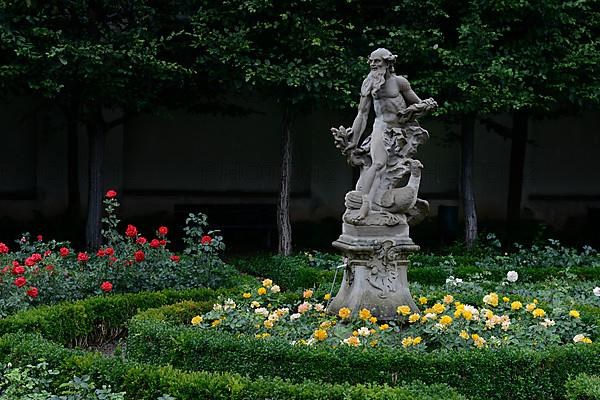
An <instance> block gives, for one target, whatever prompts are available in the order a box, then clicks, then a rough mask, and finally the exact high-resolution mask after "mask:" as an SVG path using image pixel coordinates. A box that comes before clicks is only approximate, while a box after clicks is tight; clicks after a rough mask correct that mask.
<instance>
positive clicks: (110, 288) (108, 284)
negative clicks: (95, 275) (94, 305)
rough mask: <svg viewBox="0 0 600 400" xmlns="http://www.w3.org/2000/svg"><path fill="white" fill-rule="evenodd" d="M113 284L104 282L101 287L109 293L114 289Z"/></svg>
mask: <svg viewBox="0 0 600 400" xmlns="http://www.w3.org/2000/svg"><path fill="white" fill-rule="evenodd" d="M112 288H113V285H112V283H110V282H102V284H101V285H100V289H102V291H103V292H104V293H108V292H110V291H111V290H112Z"/></svg>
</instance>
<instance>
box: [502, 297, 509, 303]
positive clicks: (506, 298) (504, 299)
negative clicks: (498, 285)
mask: <svg viewBox="0 0 600 400" xmlns="http://www.w3.org/2000/svg"><path fill="white" fill-rule="evenodd" d="M502 301H503V302H505V303H508V302H509V301H510V299H509V298H508V297H506V296H504V297H503V298H502Z"/></svg>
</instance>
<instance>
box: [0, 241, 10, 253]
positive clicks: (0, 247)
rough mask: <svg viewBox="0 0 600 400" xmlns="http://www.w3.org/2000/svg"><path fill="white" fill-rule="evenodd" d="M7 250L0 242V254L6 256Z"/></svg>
mask: <svg viewBox="0 0 600 400" xmlns="http://www.w3.org/2000/svg"><path fill="white" fill-rule="evenodd" d="M8 251H9V249H8V246H7V245H5V244H4V243H2V242H0V254H6V253H8Z"/></svg>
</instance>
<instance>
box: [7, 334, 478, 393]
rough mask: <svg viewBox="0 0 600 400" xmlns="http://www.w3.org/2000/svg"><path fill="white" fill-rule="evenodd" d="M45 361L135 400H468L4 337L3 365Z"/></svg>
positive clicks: (430, 389) (420, 389)
mask: <svg viewBox="0 0 600 400" xmlns="http://www.w3.org/2000/svg"><path fill="white" fill-rule="evenodd" d="M40 358H44V359H45V360H46V361H47V362H48V363H49V364H50V366H51V367H53V368H59V369H60V370H61V371H62V372H63V373H66V374H76V375H83V374H86V375H92V376H93V377H94V379H95V381H96V382H97V383H99V384H103V383H104V384H110V385H111V386H112V388H113V390H115V391H124V392H126V398H128V399H132V400H145V399H148V400H150V399H152V400H155V399H156V398H158V397H159V396H161V395H163V394H168V395H170V396H173V397H175V398H176V399H177V400H187V399H189V400H197V399H214V400H220V399H228V400H229V399H240V400H241V399H265V400H266V399H269V400H271V399H272V400H276V399H281V400H294V399H297V400H305V399H306V400H324V399H332V400H338V399H339V400H352V399H356V400H363V399H372V400H384V399H386V400H387V399H395V400H466V398H465V397H464V396H462V395H460V394H458V393H457V392H456V391H455V390H454V389H451V388H449V387H448V386H445V385H439V384H437V385H431V386H425V385H422V384H413V385H410V386H408V387H394V388H393V387H389V386H385V385H384V386H376V385H355V386H351V385H348V384H336V385H329V384H322V383H317V382H304V383H300V384H294V383H290V382H287V381H284V380H281V379H277V378H275V379H268V378H258V379H256V380H251V379H249V378H244V377H241V376H240V375H237V374H231V373H223V374H217V373H208V372H184V371H180V370H177V369H174V368H172V367H157V366H153V365H147V364H141V363H135V362H125V361H122V360H120V359H117V358H105V357H102V356H101V355H100V354H98V353H85V352H82V351H75V350H68V349H65V348H63V347H61V346H59V345H57V344H55V343H51V342H49V341H47V340H44V339H42V338H39V337H35V336H33V335H18V334H7V335H4V336H3V337H2V338H0V361H1V362H4V363H7V362H11V363H13V364H17V365H19V364H26V363H33V362H36V361H37V360H38V359H40Z"/></svg>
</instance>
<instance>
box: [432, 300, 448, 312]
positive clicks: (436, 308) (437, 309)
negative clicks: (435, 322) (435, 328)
mask: <svg viewBox="0 0 600 400" xmlns="http://www.w3.org/2000/svg"><path fill="white" fill-rule="evenodd" d="M431 309H432V310H433V312H434V313H436V314H441V313H443V312H444V311H446V307H444V305H443V304H440V303H435V304H434V305H433V307H431Z"/></svg>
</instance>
